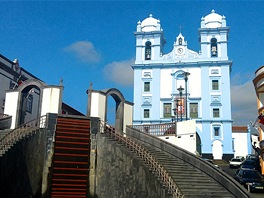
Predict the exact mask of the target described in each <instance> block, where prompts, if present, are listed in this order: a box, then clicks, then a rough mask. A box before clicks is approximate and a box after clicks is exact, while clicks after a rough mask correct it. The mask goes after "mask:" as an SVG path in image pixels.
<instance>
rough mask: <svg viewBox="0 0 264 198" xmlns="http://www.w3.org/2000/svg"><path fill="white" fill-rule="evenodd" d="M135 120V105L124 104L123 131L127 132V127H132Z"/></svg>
mask: <svg viewBox="0 0 264 198" xmlns="http://www.w3.org/2000/svg"><path fill="white" fill-rule="evenodd" d="M132 120H133V105H131V104H126V103H125V104H124V120H123V122H124V123H123V129H124V132H125V129H126V126H127V125H132Z"/></svg>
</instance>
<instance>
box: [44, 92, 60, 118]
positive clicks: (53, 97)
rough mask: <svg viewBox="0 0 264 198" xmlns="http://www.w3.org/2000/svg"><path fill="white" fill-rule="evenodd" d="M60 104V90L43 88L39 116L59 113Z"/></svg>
mask: <svg viewBox="0 0 264 198" xmlns="http://www.w3.org/2000/svg"><path fill="white" fill-rule="evenodd" d="M60 102H61V90H60V88H54V87H52V88H44V89H43V98H42V107H41V116H43V115H46V114H47V113H59V110H60V109H59V108H60Z"/></svg>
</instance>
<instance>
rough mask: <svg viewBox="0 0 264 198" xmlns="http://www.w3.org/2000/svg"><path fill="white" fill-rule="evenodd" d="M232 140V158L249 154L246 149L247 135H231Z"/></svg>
mask: <svg viewBox="0 0 264 198" xmlns="http://www.w3.org/2000/svg"><path fill="white" fill-rule="evenodd" d="M232 138H233V140H234V152H235V153H234V156H235V157H236V156H244V157H246V155H247V154H249V153H250V152H249V149H248V134H247V133H245V132H244V133H242V132H241V133H237V132H235V133H232Z"/></svg>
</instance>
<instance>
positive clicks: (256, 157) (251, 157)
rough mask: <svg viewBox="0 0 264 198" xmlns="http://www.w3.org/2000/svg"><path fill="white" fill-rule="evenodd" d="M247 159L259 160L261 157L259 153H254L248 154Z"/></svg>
mask: <svg viewBox="0 0 264 198" xmlns="http://www.w3.org/2000/svg"><path fill="white" fill-rule="evenodd" d="M246 159H250V160H258V159H259V157H258V156H257V155H254V154H248V155H247V156H246Z"/></svg>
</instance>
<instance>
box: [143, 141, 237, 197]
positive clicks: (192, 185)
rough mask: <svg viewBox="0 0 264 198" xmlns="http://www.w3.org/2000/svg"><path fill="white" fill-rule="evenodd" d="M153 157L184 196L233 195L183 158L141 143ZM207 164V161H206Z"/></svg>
mask: <svg viewBox="0 0 264 198" xmlns="http://www.w3.org/2000/svg"><path fill="white" fill-rule="evenodd" d="M143 145H144V147H145V149H146V150H147V151H148V152H150V153H151V154H152V155H153V156H154V157H155V159H156V160H157V161H158V162H159V163H160V164H161V165H162V166H163V167H164V168H165V169H166V170H167V171H168V172H169V174H170V175H171V176H172V178H173V179H174V181H175V182H176V184H177V185H178V187H179V189H180V190H181V192H182V193H183V195H184V197H186V198H194V197H206V198H208V197H221V198H230V197H235V196H234V195H233V194H232V193H231V192H229V191H228V190H227V189H225V188H224V187H223V186H222V185H221V184H220V183H218V182H217V181H215V180H214V179H213V178H211V177H210V176H209V175H207V174H206V173H205V172H203V171H201V170H199V169H198V168H196V167H194V166H192V165H191V164H189V163H186V162H184V161H183V160H181V159H179V158H176V157H174V156H172V155H170V154H168V153H165V152H163V151H161V150H160V149H158V148H155V147H153V146H151V145H149V144H147V143H144V144H143ZM208 164H209V163H208Z"/></svg>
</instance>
